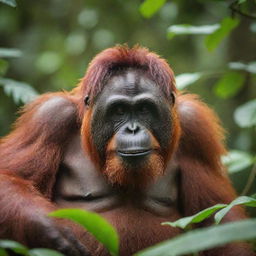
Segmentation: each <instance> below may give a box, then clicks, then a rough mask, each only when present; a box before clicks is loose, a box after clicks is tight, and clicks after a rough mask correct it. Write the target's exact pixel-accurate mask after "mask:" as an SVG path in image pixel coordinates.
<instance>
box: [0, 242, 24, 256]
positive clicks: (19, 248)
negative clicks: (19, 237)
mask: <svg viewBox="0 0 256 256" xmlns="http://www.w3.org/2000/svg"><path fill="white" fill-rule="evenodd" d="M0 247H1V248H4V249H10V250H12V251H14V252H16V253H19V254H21V255H27V252H28V249H27V248H26V247H25V246H24V245H22V244H20V243H18V242H15V241H11V240H0Z"/></svg>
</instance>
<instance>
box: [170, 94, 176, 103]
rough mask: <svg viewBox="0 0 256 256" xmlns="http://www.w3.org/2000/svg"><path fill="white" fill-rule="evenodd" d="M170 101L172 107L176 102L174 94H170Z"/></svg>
mask: <svg viewBox="0 0 256 256" xmlns="http://www.w3.org/2000/svg"><path fill="white" fill-rule="evenodd" d="M170 100H171V103H172V104H173V105H174V104H175V101H176V93H175V92H171V96H170Z"/></svg>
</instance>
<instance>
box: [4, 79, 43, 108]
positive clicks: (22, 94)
mask: <svg viewBox="0 0 256 256" xmlns="http://www.w3.org/2000/svg"><path fill="white" fill-rule="evenodd" d="M0 86H3V88H4V92H5V93H6V94H7V95H9V96H12V97H13V99H14V102H15V103H16V104H18V103H19V102H20V101H21V102H23V103H27V102H29V101H32V100H33V99H35V98H36V97H37V96H38V93H37V92H36V91H35V89H34V88H33V87H31V86H30V85H28V84H26V83H23V82H18V81H15V80H12V79H4V78H0Z"/></svg>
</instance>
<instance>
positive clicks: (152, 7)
mask: <svg viewBox="0 0 256 256" xmlns="http://www.w3.org/2000/svg"><path fill="white" fill-rule="evenodd" d="M165 2H166V0H157V1H156V0H145V1H144V2H143V3H142V4H141V5H140V13H141V14H142V16H144V17H145V18H150V17H152V16H153V15H154V14H155V13H156V12H157V11H158V10H159V9H160V8H161V7H162V6H163V5H164V4H165Z"/></svg>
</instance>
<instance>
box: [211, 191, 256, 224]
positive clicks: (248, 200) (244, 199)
mask: <svg viewBox="0 0 256 256" xmlns="http://www.w3.org/2000/svg"><path fill="white" fill-rule="evenodd" d="M241 204H242V205H246V206H251V207H256V199H254V198H252V197H248V196H240V197H238V198H236V199H235V200H234V201H232V202H231V203H230V204H228V205H227V207H225V208H224V209H222V210H220V211H219V212H217V213H216V214H215V216H214V219H215V223H216V224H219V223H220V222H221V220H222V219H223V218H224V217H225V215H226V214H227V213H228V212H229V211H230V209H231V208H232V207H233V206H235V205H241Z"/></svg>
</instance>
